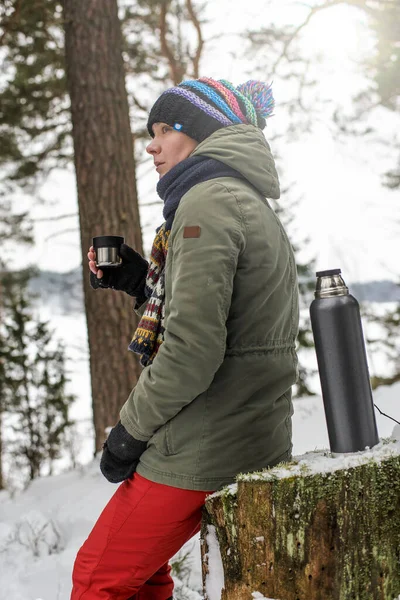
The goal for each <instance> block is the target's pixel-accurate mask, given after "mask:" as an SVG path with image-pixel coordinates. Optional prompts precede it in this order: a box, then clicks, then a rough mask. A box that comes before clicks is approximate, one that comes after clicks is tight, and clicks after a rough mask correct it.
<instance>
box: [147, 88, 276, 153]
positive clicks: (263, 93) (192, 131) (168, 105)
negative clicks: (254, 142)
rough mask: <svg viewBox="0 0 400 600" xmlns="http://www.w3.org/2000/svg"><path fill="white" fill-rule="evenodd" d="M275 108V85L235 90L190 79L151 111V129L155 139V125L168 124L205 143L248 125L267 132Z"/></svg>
mask: <svg viewBox="0 0 400 600" xmlns="http://www.w3.org/2000/svg"><path fill="white" fill-rule="evenodd" d="M274 104H275V103H274V97H273V95H272V89H271V85H269V84H267V83H264V82H262V81H256V80H253V79H250V80H249V81H246V83H242V84H240V85H238V86H237V87H235V86H234V85H232V83H230V82H229V81H226V80H225V79H219V80H218V81H216V80H214V79H211V78H210V77H201V78H200V79H187V80H186V81H182V83H180V84H179V85H177V86H175V87H172V88H170V89H168V90H166V91H165V92H164V93H163V94H161V96H160V97H159V98H158V100H157V101H156V102H155V104H154V106H153V107H152V109H151V111H150V115H149V119H148V122H147V129H148V131H149V134H150V135H151V136H152V137H154V133H153V125H154V123H167V125H170V126H171V127H173V128H174V129H176V130H177V131H181V132H182V133H186V135H188V136H189V137H191V138H192V139H194V140H196V141H197V142H202V141H203V140H205V139H206V138H207V137H208V136H209V135H211V134H212V133H214V131H217V129H221V127H229V126H230V125H237V124H240V123H246V124H249V125H254V126H255V127H259V128H260V129H264V127H265V125H266V119H267V118H268V117H270V116H272V113H273V110H274Z"/></svg>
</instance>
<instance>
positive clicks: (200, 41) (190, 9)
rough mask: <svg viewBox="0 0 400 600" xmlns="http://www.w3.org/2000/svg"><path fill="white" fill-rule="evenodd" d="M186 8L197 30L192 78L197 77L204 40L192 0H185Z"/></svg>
mask: <svg viewBox="0 0 400 600" xmlns="http://www.w3.org/2000/svg"><path fill="white" fill-rule="evenodd" d="M186 8H187V10H188V13H189V16H190V19H191V21H192V23H193V25H194V28H195V29H196V32H197V48H196V53H195V55H194V57H193V58H192V61H193V77H194V79H198V77H199V66H200V58H201V53H202V51H203V46H204V40H203V36H202V31H201V26H200V21H199V19H198V18H197V15H196V13H195V10H194V8H193V4H192V0H186Z"/></svg>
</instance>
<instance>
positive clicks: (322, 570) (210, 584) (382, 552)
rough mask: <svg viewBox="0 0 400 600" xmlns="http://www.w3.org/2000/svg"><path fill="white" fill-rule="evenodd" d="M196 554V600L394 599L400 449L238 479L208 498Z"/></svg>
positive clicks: (397, 590) (323, 457)
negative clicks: (200, 595)
mask: <svg viewBox="0 0 400 600" xmlns="http://www.w3.org/2000/svg"><path fill="white" fill-rule="evenodd" d="M201 548H202V561H203V585H204V594H205V600H220V599H221V600H253V599H255V598H259V599H262V598H265V599H276V600H353V599H354V600H393V599H396V600H397V599H398V598H400V443H399V442H397V441H396V440H394V439H388V440H384V441H381V443H380V444H379V445H378V446H376V447H375V448H373V449H372V450H367V451H365V452H360V453H355V454H351V455H342V456H339V457H332V455H331V454H330V453H329V452H323V451H320V452H318V451H317V452H310V453H308V454H305V455H304V456H301V457H296V458H295V459H294V460H293V461H292V462H290V463H284V464H281V465H278V466H277V467H274V468H272V469H269V470H266V471H263V472H260V473H251V474H248V475H240V476H239V477H238V483H237V484H235V485H232V486H229V487H227V488H224V489H223V490H222V491H220V492H218V493H216V494H213V495H212V496H210V497H209V499H208V500H207V502H206V506H205V510H204V518H203V526H202V535H201ZM218 550H219V552H218ZM217 555H218V556H217Z"/></svg>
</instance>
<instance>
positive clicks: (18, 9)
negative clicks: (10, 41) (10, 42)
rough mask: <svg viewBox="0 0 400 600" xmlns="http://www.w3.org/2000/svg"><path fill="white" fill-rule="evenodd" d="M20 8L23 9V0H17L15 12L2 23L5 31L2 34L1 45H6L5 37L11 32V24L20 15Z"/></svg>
mask: <svg viewBox="0 0 400 600" xmlns="http://www.w3.org/2000/svg"><path fill="white" fill-rule="evenodd" d="M20 9H21V0H16V2H15V4H14V12H13V13H12V14H11V15H10V17H9V19H8V20H7V21H3V23H2V27H3V32H2V34H1V36H0V47H1V46H3V45H4V38H5V36H6V35H7V33H9V31H10V26H11V25H12V24H13V22H14V21H15V19H16V18H17V17H18V14H19V12H20Z"/></svg>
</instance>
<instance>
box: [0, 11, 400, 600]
mask: <svg viewBox="0 0 400 600" xmlns="http://www.w3.org/2000/svg"><path fill="white" fill-rule="evenodd" d="M0 65H1V70H0V74H1V76H0V580H1V582H2V583H1V588H0V599H1V600H2V599H3V598H4V600H6V598H7V599H10V600H68V599H69V598H70V594H71V585H72V584H71V574H72V569H73V563H74V560H75V556H76V553H77V552H78V550H79V548H80V546H81V545H82V543H83V542H84V540H85V539H86V537H87V536H88V534H89V532H90V530H91V528H92V527H93V525H94V523H95V521H96V519H97V518H98V516H99V515H100V513H101V511H102V510H103V508H104V506H105V504H106V503H107V501H108V500H109V499H110V498H111V496H112V494H113V493H114V492H115V486H113V485H112V484H110V483H109V482H107V481H106V480H105V479H104V477H103V476H102V474H101V472H100V469H99V462H100V456H101V451H102V448H103V444H104V441H105V439H106V437H107V434H108V432H109V431H110V428H112V427H113V426H114V425H115V424H116V423H117V421H118V419H119V411H120V409H121V407H122V405H123V404H124V402H125V401H126V399H127V398H128V396H129V394H130V392H131V390H132V388H134V386H135V385H136V383H137V381H138V379H139V377H140V374H141V372H142V367H141V365H140V363H139V361H138V359H137V357H136V356H135V355H134V354H133V353H132V352H128V350H127V348H128V345H129V342H130V340H131V338H132V333H133V332H134V330H135V328H136V327H137V325H138V322H139V321H138V316H137V315H136V314H135V312H134V311H133V307H132V299H131V298H129V297H128V296H126V295H124V294H121V293H118V292H110V293H103V292H97V291H96V292H94V291H93V289H92V288H91V287H90V284H89V269H88V260H87V252H88V250H89V247H90V246H91V244H92V238H93V237H95V236H99V235H103V234H106V233H110V234H113V235H121V236H123V237H124V238H125V241H126V243H127V244H129V245H130V246H131V247H132V248H134V249H135V250H136V251H137V252H139V253H140V254H142V255H143V256H145V257H147V258H148V257H149V255H150V251H151V247H152V242H153V238H154V235H155V231H156V229H157V228H158V227H159V226H160V225H161V223H162V222H163V220H164V219H163V201H162V200H161V198H160V197H159V196H158V195H157V192H156V185H157V180H158V176H157V173H155V171H154V167H153V161H152V157H151V156H149V155H148V154H147V153H146V151H145V148H146V145H147V144H148V143H149V134H148V131H147V128H146V122H147V118H148V114H149V111H150V109H151V107H152V105H153V104H154V102H155V100H156V99H157V98H158V97H159V96H160V94H161V93H162V92H163V91H165V90H166V89H168V88H170V87H171V86H176V85H178V84H179V83H180V82H181V81H182V80H186V79H198V78H200V77H210V78H213V79H224V80H228V81H229V82H232V84H233V85H235V86H236V85H238V84H240V83H243V82H245V81H247V80H250V79H251V80H261V81H265V82H267V83H270V84H271V86H272V90H273V93H274V97H275V109H274V114H273V117H272V118H270V119H268V122H267V127H266V128H265V130H264V135H265V137H266V139H267V141H268V143H269V144H270V146H271V150H272V153H273V156H274V158H275V161H276V166H277V170H278V174H279V179H280V185H281V197H280V199H279V200H273V201H271V202H272V207H273V210H274V211H275V212H276V214H277V215H278V216H279V218H280V220H281V221H282V223H283V225H284V227H285V229H286V231H287V233H288V236H289V239H290V242H291V245H292V248H293V250H294V254H295V259H296V267H297V274H298V283H299V295H300V296H299V297H300V328H299V334H298V337H297V341H296V344H297V353H298V357H299V366H298V379H297V383H296V384H295V385H294V386H293V405H294V415H293V455H294V456H304V455H305V454H306V453H310V452H311V453H316V455H317V458H315V456H314V455H313V456H312V457H311V458H310V457H309V458H304V465H306V466H304V468H303V471H302V470H301V466H300V468H299V470H298V474H300V475H301V473H302V472H303V474H304V469H306V468H307V469H308V468H309V469H310V471H309V473H315V472H316V469H320V468H322V472H324V473H326V472H328V471H330V470H332V471H333V469H330V467H329V466H327V465H326V457H327V456H328V455H329V452H330V451H329V439H328V432H327V425H326V417H325V412H324V404H323V399H322V395H321V384H320V378H319V372H318V365H317V359H316V352H315V346H314V337H313V333H312V328H311V321H310V305H311V302H312V301H313V299H314V291H315V286H316V276H315V273H316V272H317V271H321V270H326V269H338V268H339V269H341V271H342V276H343V278H344V280H345V282H346V285H347V286H348V288H349V290H350V293H351V294H353V295H354V296H355V298H356V299H357V300H358V302H359V304H360V311H361V319H362V326H363V331H364V340H365V347H366V354H367V360H368V367H369V376H370V385H371V389H372V396H373V400H374V407H375V409H374V410H375V418H376V423H377V429H378V433H379V438H380V440H382V442H381V444H380V446H379V450H378V451H377V452H378V453H380V454H379V461H383V460H384V459H387V458H388V457H389V460H392V459H393V453H394V454H396V453H397V454H400V430H399V429H398V428H397V426H396V427H395V425H396V423H399V421H400V264H399V255H400V252H399V250H400V244H399V239H400V1H399V0H376V1H375V0H309V1H308V2H297V1H295V0H293V1H292V0H254V1H253V2H251V3H247V5H244V4H243V3H238V2H231V1H229V0H214V1H213V2H211V1H210V0H202V1H200V0H147V1H146V0H61V1H58V0H34V1H32V2H23V0H0ZM390 440H391V441H390ZM388 444H389V445H390V444H392V446H393V447H394V450H393V453H392V454H391V452H392V451H390V452H389V450H388V448H387V446H388ZM381 446H382V447H381ZM306 456H307V455H306ZM317 459H318V460H319V462H318V460H317ZM360 460H361V459H360ZM393 460H395V459H393ZM316 462H318V465H317V466H316V467H314V464H315V463H316ZM302 464H303V463H302ZM310 465H311V466H310ZM321 465H322V467H321ZM358 465H360V468H363V465H364V462H362V461H361V462H358V461H357V459H354V461H353V462H352V460H351V459H350V458H349V459H346V458H342V459H340V460H339V459H338V462H337V463H336V466H335V469H343V470H346V472H347V470H349V469H351V468H353V467H356V466H358ZM396 465H397V466H393V465H392V466H391V468H392V471H391V473H392V476H391V477H392V481H390V479H389V480H388V481H387V482H386V485H387V486H389V487H390V486H391V485H392V484H393V485H394V487H393V489H395V490H396V491H397V490H399V489H400V469H399V467H398V463H396ZM293 468H294V469H295V467H293ZM296 473H297V471H296ZM395 474H396V475H397V474H399V481H398V483H397V482H396V484H394V483H393V477H394V475H395ZM271 477H272V476H271ZM285 477H286V476H282V480H284V479H285ZM367 479H368V473H367V472H365V473H364V472H363V473H362V476H361V480H360V481H361V483H360V482H359V481H357V485H359V486H360V489H361V488H362V487H363V486H366V487H368V486H367V483H366V482H367ZM256 481H257V480H256V479H254V478H253V479H252V478H251V474H250V475H248V476H247V479H246V476H245V475H241V476H240V481H238V484H239V488H240V486H241V485H242V486H243V490H244V486H245V484H246V483H249V485H250V486H251V485H254V486H255V487H256V485H257V484H256V483H255V482H256ZM266 481H267V482H268V481H269V480H268V478H267V479H266ZM271 481H272V479H271ZM236 491H237V488H235V489H230V490H227V491H226V496H223V498H224V500H223V502H224V503H225V504H224V507H225V508H226V506H228V505H229V506H230V504H229V503H230V497H231V496H232V497H233V496H234V494H235V493H236ZM248 493H250V492H248ZM360 493H361V492H360ZM254 494H256V492H254ZM254 497H255V496H254ZM246 498H247V497H246ZM246 498H245V492H244V491H243V498H242V501H243V503H244V504H243V506H244V507H246V506H247V509H246V510H248V514H249V517H248V519H249V522H250V521H252V522H254V523H255V522H257V518H259V513H257V514H256V512H254V515H253V516H252V514H253V513H252V511H251V506H252V503H251V502H250V501H249V500H248V499H247V500H246ZM252 498H253V496H252ZM245 500H246V501H249V502H250V504H249V505H246V504H245ZM235 501H236V500H235ZM217 502H218V500H216V501H215V506H216V503H217ZM257 502H258V501H257ZM260 502H261V500H260ZM265 502H266V503H267V500H265ZM399 502H400V497H399V498H397V496H396V497H393V506H392V509H391V510H392V512H391V513H388V514H389V518H390V519H391V518H392V519H393V528H392V529H390V531H389V532H388V537H390V536H391V535H392V532H394V533H393V539H395V541H393V544H394V545H396V544H397V546H396V548H397V549H398V550H397V551H398V552H400V524H399V522H398V517H397V516H396V514H398V512H396V511H397V509H398V508H400V506H399ZM255 504H257V503H256V502H255ZM210 506H211V504H210ZM232 506H235V507H236V504H234V502H233V501H232ZM257 506H258V505H257ZM260 506H261V505H260ZM262 506H263V507H264V508H265V505H264V504H263V505H262ZM357 506H358V505H357ZM365 506H366V504H365ZM249 507H250V508H249ZM264 508H263V510H264ZM213 510H214V509H213ZM218 510H221V511H222V512H223V510H222V508H221V507H219V508H218V507H216V508H215V511H216V512H215V515H212V514H211V512H210V515H209V519H210V520H209V521H208V529H207V523H205V525H204V528H203V530H202V533H201V536H200V534H197V535H196V536H195V537H193V538H192V539H191V540H190V541H188V542H187V543H186V544H185V545H184V546H183V547H182V549H181V550H180V551H179V553H178V554H176V555H175V556H174V557H173V558H172V560H171V561H170V562H171V565H172V576H173V579H174V582H175V589H174V600H231V598H234V597H235V598H237V599H238V600H242V599H243V600H244V599H245V598H246V599H247V598H248V599H249V600H252V599H253V598H258V599H260V600H262V599H264V600H272V599H271V598H270V596H271V592H268V593H267V591H266V590H265V589H260V588H258V587H257V588H256V587H255V584H254V586H253V583H252V582H250V584H247V587H244V584H243V585H242V581H241V580H240V585H239V584H238V587H235V585H236V583H237V582H236V583H235V578H234V576H232V575H231V574H229V572H228V573H227V568H226V565H227V564H228V565H229V560H230V558H229V556H230V555H231V549H232V548H233V546H234V545H235V540H236V537H235V535H233V536H232V539H230V538H229V534H228V537H227V539H225V542H224V543H222V542H221V538H218V536H216V535H215V531H216V529H218V527H217V525H216V523H217V522H218V523H219V524H220V525H221V527H226V528H227V530H229V517H227V514H228V513H224V518H222V517H221V519H220V520H218V519H219V517H218V514H219V513H218ZM224 510H225V509H224ZM265 510H266V509H265ZM357 510H358V509H357ZM210 511H211V509H210ZM260 511H261V508H260ZM261 512H262V511H261ZM221 514H222V513H221ZM235 514H236V513H235ZM260 514H261V513H260ZM262 514H263V515H264V517H265V514H267V512H265V513H264V512H262ZM385 514H386V513H385ZM257 515H258V516H257ZM355 516H356V509H355V513H354V515H353V517H354V518H355ZM235 518H236V517H235ZM238 518H239V517H238ZM347 518H348V523H350V525H348V527H349V528H350V529H351V527H353V525H352V523H353V518H352V517H351V515H347V516H344V517H343V519H344V520H346V519H347ZM379 518H383V517H382V515H381V517H379ZM224 519H225V520H224ZM346 522H347V521H346ZM222 523H223V524H222ZM231 529H232V528H231ZM207 532H208V533H207ZM210 532H213V535H211V533H210ZM395 536H397V538H395ZM200 537H201V538H202V539H201V542H200ZM254 540H256V541H257V543H254V547H253V546H252V550H251V551H249V556H250V557H251V559H250V558H248V555H247V552H248V549H246V547H245V546H243V548H242V546H240V548H241V549H242V552H243V553H244V554H243V556H244V555H245V556H246V560H252V561H254V564H255V563H256V562H257V561H258V563H259V564H263V565H264V564H265V563H264V562H263V560H264V559H265V553H266V551H265V548H264V546H263V544H264V537H263V536H260V535H259V533H257V531H256V530H255V529H254ZM358 542H359V540H358ZM237 543H238V544H239V542H237ZM271 543H272V542H271ZM297 543H298V544H300V542H297ZM205 545H207V549H206V550H205V549H204V548H205ZM259 546H262V547H263V548H264V550H263V549H262V548H261V549H260V548H259ZM321 546H322V542H321ZM383 546H385V544H383V545H382V548H383ZM238 548H239V545H237V547H236V550H234V552H233V554H234V553H235V552H236V551H237V552H239V550H238ZM385 548H386V546H385ZM224 552H225V553H227V556H225V557H224V556H223V557H222V560H221V553H224ZM263 552H264V554H263ZM346 552H347V550H346ZM376 552H377V554H379V549H377V550H376ZM382 553H383V550H382ZM263 556H264V559H263V558H262V557H263ZM279 556H280V555H279V553H275V558H276V560H277V561H278V560H279ZM346 556H347V554H346ZM260 557H261V558H260ZM231 558H232V557H231ZM226 561H228V562H226ZM243 561H244V562H243V564H245V559H244V558H243ZM205 563H207V564H205ZM241 564H242V563H241ZM246 564H247V563H246ZM271 564H272V563H271ZM258 566H259V565H258ZM243 568H244V567H243ZM396 568H397V571H398V572H400V569H399V565H398V558H397V567H396ZM249 570H250V568H249ZM228 571H229V569H228ZM387 573H388V574H389V573H391V571H390V566H388V571H387ZM224 577H225V579H224ZM310 577H311V575H310ZM367 577H368V574H367ZM385 577H386V572H384V573H383V574H382V575H381V578H382V580H383V579H385ZM387 578H388V579H387V580H386V579H385V582H386V583H385V585H386V587H382V588H379V589H380V590H381V589H382V590H383V591H382V592H381V595H374V594H375V593H377V592H375V591H374V592H371V591H370V592H366V594H367V595H365V596H362V595H357V594H358V592H357V593H355V595H348V596H344V595H343V592H335V593H334V594H333V595H332V596H329V597H327V596H326V595H318V593H319V592H318V593H316V595H308V593H307V591H306V590H305V588H301V589H300V588H299V590H298V591H297V592H296V594H295V595H290V597H289V595H288V596H287V597H286V598H283V597H281V596H279V597H277V598H276V599H275V598H274V600H318V599H321V600H322V599H324V600H330V599H331V600H347V598H348V599H349V600H350V599H351V598H355V599H357V600H364V598H374V599H375V598H376V599H378V598H382V599H384V600H388V599H389V598H390V599H391V600H394V599H397V598H400V581H395V582H394V583H393V581H389V579H390V577H389V575H387ZM261 579H262V578H261ZM228 580H229V581H228ZM255 580H256V579H255ZM255 580H254V581H255ZM232 581H233V582H234V583H232ZM387 581H388V583H387ZM371 585H372V587H371V590H372V589H373V590H375V587H373V586H374V585H375V583H372V584H371ZM376 585H377V586H378V584H376ZM379 585H380V584H379ZM382 585H383V584H382ZM396 585H399V587H398V588H396ZM229 586H232V587H231V588H230V587H229ZM240 586H242V587H240ZM274 589H275V588H274ZM276 589H280V588H276ZM376 589H378V587H377V588H376ZM229 590H231V591H229ZM290 593H291V592H290ZM288 594H289V592H288ZM293 594H294V592H293ZM335 594H336V595H335ZM99 600H100V599H99ZM157 600H158V598H157ZM163 600H164V599H163ZM165 600H167V599H165Z"/></svg>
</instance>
